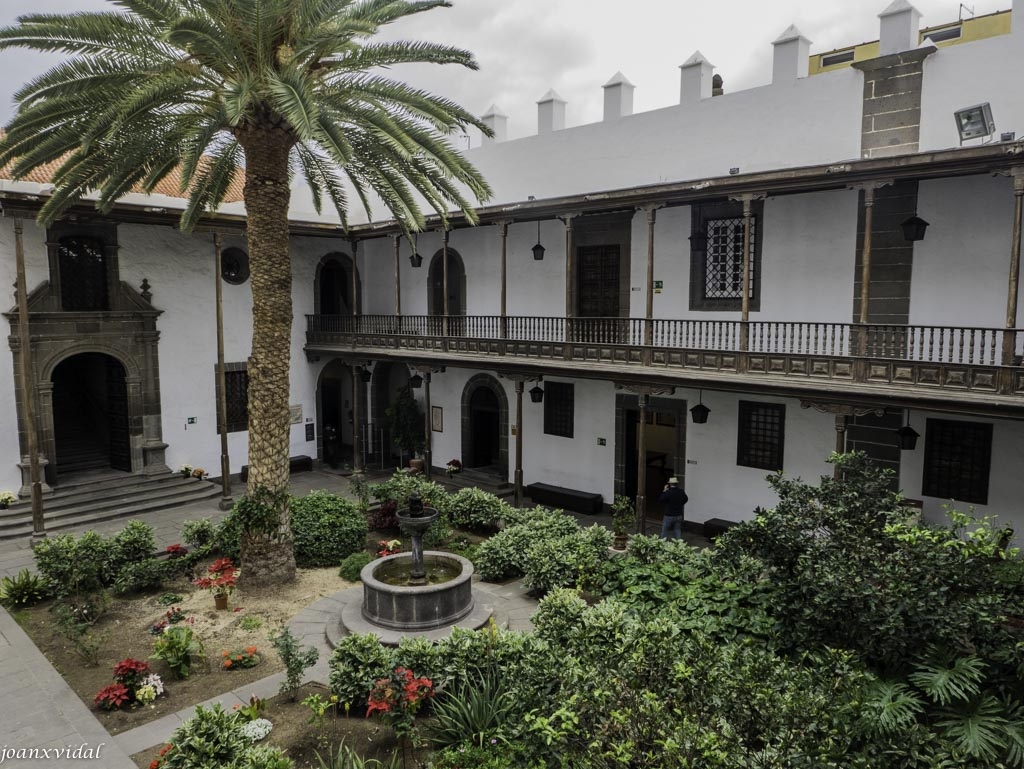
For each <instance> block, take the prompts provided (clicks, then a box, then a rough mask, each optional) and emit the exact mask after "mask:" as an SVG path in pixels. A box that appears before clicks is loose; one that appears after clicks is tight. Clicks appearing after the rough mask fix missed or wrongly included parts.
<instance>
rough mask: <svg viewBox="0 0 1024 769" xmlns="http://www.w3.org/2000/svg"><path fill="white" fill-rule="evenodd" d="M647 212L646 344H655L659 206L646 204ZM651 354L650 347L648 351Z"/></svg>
mask: <svg viewBox="0 0 1024 769" xmlns="http://www.w3.org/2000/svg"><path fill="white" fill-rule="evenodd" d="M644 210H645V211H646V212H647V310H646V314H645V315H644V345H646V346H647V347H648V348H650V347H651V345H652V344H654V222H655V218H656V216H657V213H658V208H657V206H646V207H645V209H644ZM646 354H647V355H650V349H648V350H647V351H646Z"/></svg>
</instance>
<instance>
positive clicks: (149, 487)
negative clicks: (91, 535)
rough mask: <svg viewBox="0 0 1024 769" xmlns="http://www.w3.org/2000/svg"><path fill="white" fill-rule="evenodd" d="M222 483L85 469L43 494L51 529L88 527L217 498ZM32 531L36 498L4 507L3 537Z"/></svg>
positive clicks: (0, 513) (1, 516) (0, 519)
mask: <svg viewBox="0 0 1024 769" xmlns="http://www.w3.org/2000/svg"><path fill="white" fill-rule="evenodd" d="M219 495H220V487H219V486H218V485H216V484H213V483H210V482H209V481H201V480H199V479H198V478H182V477H181V475H180V474H179V473H166V474H162V475H158V476H142V475H132V474H130V473H119V472H114V473H105V474H104V473H99V474H95V475H90V474H82V475H80V476H79V477H78V478H71V479H68V480H67V481H65V482H63V483H61V485H60V487H59V488H56V489H54V490H53V492H51V493H49V494H45V495H44V496H43V517H44V520H45V522H46V530H47V532H54V531H60V530H62V529H69V528H87V527H89V526H90V525H91V524H94V523H98V522H100V521H108V520H111V519H114V518H125V519H128V518H132V517H136V516H138V515H140V514H142V513H150V512H153V511H155V510H164V509H166V508H169V507H179V506H181V505H187V504H190V503H192V502H200V501H202V500H206V499H213V498H216V497H218V496H219ZM31 534H32V502H31V501H30V500H28V499H21V500H19V501H18V502H16V503H15V504H13V505H11V506H10V507H9V508H8V509H6V510H0V540H6V539H20V538H23V537H27V536H29V535H31Z"/></svg>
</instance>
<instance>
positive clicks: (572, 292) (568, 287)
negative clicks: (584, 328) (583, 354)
mask: <svg viewBox="0 0 1024 769" xmlns="http://www.w3.org/2000/svg"><path fill="white" fill-rule="evenodd" d="M575 217H576V214H566V215H565V216H563V217H562V221H563V222H565V353H564V356H565V358H566V359H567V360H568V359H570V358H572V349H571V345H570V343H571V341H572V338H573V327H572V318H573V307H574V306H575V303H576V302H575V299H576V255H575V253H574V252H575V250H576V247H575V244H574V242H573V235H572V220H573V218H575Z"/></svg>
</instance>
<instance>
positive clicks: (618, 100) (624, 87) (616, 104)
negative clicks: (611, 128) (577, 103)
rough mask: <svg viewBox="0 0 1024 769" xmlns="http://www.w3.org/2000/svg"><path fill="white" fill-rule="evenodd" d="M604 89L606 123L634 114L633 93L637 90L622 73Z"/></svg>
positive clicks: (606, 84) (617, 74)
mask: <svg viewBox="0 0 1024 769" xmlns="http://www.w3.org/2000/svg"><path fill="white" fill-rule="evenodd" d="M602 87H603V88H604V119H605V121H609V120H618V119H619V118H620V117H625V116H626V115H632V114H633V91H635V90H636V88H635V86H634V85H633V84H632V83H631V82H629V80H627V79H626V76H625V75H623V74H622V72H616V73H615V74H614V75H612V79H611V80H609V81H608V82H607V83H605V84H604V86H602Z"/></svg>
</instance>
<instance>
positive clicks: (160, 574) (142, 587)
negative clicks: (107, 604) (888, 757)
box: [114, 558, 180, 594]
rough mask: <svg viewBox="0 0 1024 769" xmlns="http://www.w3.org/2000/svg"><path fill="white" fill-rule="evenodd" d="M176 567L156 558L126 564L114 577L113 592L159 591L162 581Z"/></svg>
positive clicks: (171, 563) (174, 564)
mask: <svg viewBox="0 0 1024 769" xmlns="http://www.w3.org/2000/svg"><path fill="white" fill-rule="evenodd" d="M179 560H180V559H179ZM176 566H177V564H176V563H175V561H162V560H159V559H157V558H149V559H147V560H145V561H139V562H137V563H129V564H126V565H124V566H123V567H122V568H121V569H120V570H119V571H118V572H117V575H116V576H115V577H114V591H115V592H117V593H121V594H124V593H138V592H144V591H147V590H159V589H160V588H161V587H163V584H164V581H165V580H166V579H168V578H169V577H170V576H171V574H172V572H174V571H175V570H176Z"/></svg>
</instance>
